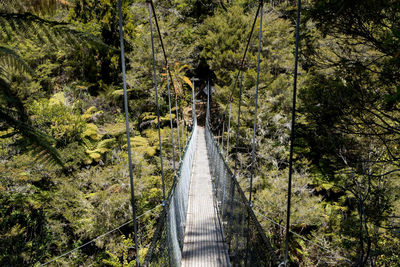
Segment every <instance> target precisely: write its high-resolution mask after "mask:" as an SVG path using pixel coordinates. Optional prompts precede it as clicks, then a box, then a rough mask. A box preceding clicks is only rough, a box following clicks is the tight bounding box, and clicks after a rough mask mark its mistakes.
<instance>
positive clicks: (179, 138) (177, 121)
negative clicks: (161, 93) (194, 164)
mask: <svg viewBox="0 0 400 267" xmlns="http://www.w3.org/2000/svg"><path fill="white" fill-rule="evenodd" d="M175 112H176V128H177V130H178V151H179V161H181V160H182V151H181V137H180V134H179V112H178V95H177V94H176V92H175Z"/></svg>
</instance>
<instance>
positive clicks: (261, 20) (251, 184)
mask: <svg viewBox="0 0 400 267" xmlns="http://www.w3.org/2000/svg"><path fill="white" fill-rule="evenodd" d="M260 5H261V8H260V30H259V33H258V56H257V80H256V99H255V102H254V123H253V141H252V144H251V169H250V189H249V190H250V192H249V205H250V207H252V206H253V204H252V193H253V178H254V163H255V155H256V153H255V147H256V131H257V105H258V87H259V84H260V62H261V40H262V23H263V6H264V2H263V1H262V0H261V1H260ZM249 228H250V216H248V218H247V240H246V256H245V263H246V265H247V260H248V254H249V239H250V233H249V230H250V229H249Z"/></svg>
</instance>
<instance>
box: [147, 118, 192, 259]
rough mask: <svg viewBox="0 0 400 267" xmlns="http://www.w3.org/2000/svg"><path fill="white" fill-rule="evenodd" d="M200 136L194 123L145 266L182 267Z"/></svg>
mask: <svg viewBox="0 0 400 267" xmlns="http://www.w3.org/2000/svg"><path fill="white" fill-rule="evenodd" d="M196 136H197V122H196V120H194V125H193V129H192V134H191V136H190V138H189V141H188V145H187V146H186V148H185V151H184V153H183V157H182V161H181V162H180V165H179V169H178V172H177V175H176V179H175V181H174V184H173V186H172V189H171V191H170V193H169V196H168V198H167V200H166V202H165V206H164V209H163V212H162V214H161V216H160V221H159V224H158V226H157V229H156V232H155V234H154V237H153V241H152V244H151V246H150V248H149V251H148V253H147V255H146V258H145V261H144V266H180V263H181V259H182V248H183V241H184V235H185V224H186V211H187V206H188V199H189V187H190V178H191V173H192V167H193V159H194V152H195V150H196Z"/></svg>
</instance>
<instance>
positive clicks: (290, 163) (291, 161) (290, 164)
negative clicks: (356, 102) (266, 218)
mask: <svg viewBox="0 0 400 267" xmlns="http://www.w3.org/2000/svg"><path fill="white" fill-rule="evenodd" d="M300 10H301V0H297V19H296V45H295V54H294V70H293V103H292V122H291V128H290V148H289V178H288V194H287V211H286V240H285V260H284V264H285V266H286V265H287V263H288V260H289V230H290V205H291V195H292V173H293V145H294V138H295V128H294V127H295V119H296V90H297V65H298V59H299V39H300V37H299V32H300Z"/></svg>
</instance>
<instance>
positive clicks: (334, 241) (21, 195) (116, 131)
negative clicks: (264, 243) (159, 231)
mask: <svg viewBox="0 0 400 267" xmlns="http://www.w3.org/2000/svg"><path fill="white" fill-rule="evenodd" d="M122 2H123V10H122V11H123V19H124V31H125V46H126V47H125V49H126V57H127V85H128V97H129V119H130V125H131V132H132V135H131V143H132V154H133V166H134V170H133V171H134V181H135V195H136V204H137V214H138V215H140V214H143V213H145V212H146V211H149V210H152V209H153V210H152V211H151V212H148V213H146V214H145V215H144V216H142V217H140V219H139V221H138V223H139V224H138V236H139V244H140V248H139V251H140V258H141V260H143V259H144V256H145V255H146V253H147V250H148V248H149V245H150V241H151V238H152V235H153V233H154V231H155V227H156V224H157V221H158V218H159V215H160V211H161V210H162V207H161V206H160V204H161V202H162V187H161V168H160V161H161V157H160V156H161V155H160V149H159V146H158V132H157V122H158V121H157V117H156V99H155V90H154V84H153V80H152V79H153V76H152V54H151V40H150V28H149V18H148V9H147V5H146V3H145V1H136V0H126V1H122ZM154 4H155V7H156V12H157V15H158V20H159V24H160V28H161V35H162V38H163V41H164V44H165V48H166V52H167V54H168V56H169V59H170V66H169V67H170V69H171V73H172V75H173V77H172V78H173V80H174V84H175V88H172V87H171V90H172V91H173V95H172V97H173V99H172V100H173V101H174V100H175V99H177V106H178V112H177V113H178V116H179V120H180V121H181V122H182V123H181V124H180V138H181V139H180V140H179V143H180V146H181V150H182V149H183V146H184V144H185V142H186V141H187V134H188V133H186V131H188V128H190V127H187V126H188V125H189V126H190V124H191V102H190V101H191V88H190V84H191V83H190V81H189V78H191V77H198V78H200V81H199V82H198V85H197V86H198V87H197V88H196V91H198V90H200V89H202V88H204V86H205V85H206V83H207V81H208V80H209V81H210V83H211V84H212V85H213V86H214V88H215V92H214V94H213V95H212V105H213V112H212V117H211V123H212V126H213V129H215V133H216V134H218V132H219V131H221V130H222V125H223V123H225V128H224V129H225V133H224V138H225V140H226V138H227V137H228V132H227V126H226V125H227V124H226V123H227V120H228V118H227V117H225V118H224V117H223V114H222V113H223V111H224V110H225V109H226V108H227V107H228V105H229V94H230V93H231V90H232V85H233V82H234V80H235V77H236V74H237V71H238V69H239V68H240V62H241V58H242V55H243V52H244V50H245V46H246V41H247V39H248V35H249V32H250V28H251V24H252V22H253V19H254V16H255V12H256V10H257V6H258V2H257V1H247V0H240V1H225V2H224V1H212V0H199V1H189V0H171V1H157V2H155V3H154ZM295 16H296V5H295V3H294V1H270V2H268V3H265V4H264V21H263V37H262V57H261V68H260V87H259V90H260V91H259V100H258V103H259V106H258V108H259V109H258V116H257V125H258V127H257V132H256V165H255V170H256V171H255V178H254V183H253V193H254V195H253V196H254V210H255V211H256V212H257V214H258V215H259V218H258V219H259V220H260V222H261V224H262V226H263V228H264V230H265V232H266V234H267V236H269V237H270V238H271V240H272V242H273V246H274V247H275V248H278V249H280V251H281V252H279V251H277V253H280V256H282V252H283V248H284V238H285V236H284V235H285V231H284V230H285V229H284V228H283V226H284V223H285V218H286V194H287V177H288V158H289V137H290V136H289V134H290V119H291V117H290V113H291V101H292V86H293V64H294V63H293V62H294V42H295V40H294V30H295ZM399 18H400V4H399V2H398V1H395V0H385V1H372V0H368V1H365V0H364V1H361V0H354V1H346V0H336V1H328V0H308V1H303V9H302V16H301V28H300V37H301V41H300V57H299V76H298V102H297V109H298V110H297V111H298V112H297V118H296V139H295V148H294V155H295V159H294V177H293V196H292V220H291V230H292V231H293V234H292V235H291V236H290V244H289V247H290V252H289V253H290V256H291V258H290V260H291V262H292V264H293V266H352V265H355V266H399V265H400V256H399V254H400V178H399V171H400V149H399V142H400V82H399V81H400V19H399ZM258 27H259V26H258V25H257V24H256V28H255V32H257V31H258ZM0 28H1V31H0V265H1V266H35V265H38V264H40V263H45V262H47V261H49V260H51V259H53V258H55V257H56V256H58V255H61V254H63V253H64V252H66V251H69V250H71V249H74V248H76V247H78V246H80V245H82V244H85V243H86V242H88V241H90V240H92V239H93V238H96V237H97V236H100V235H101V234H103V233H106V232H107V231H109V230H111V229H113V228H115V227H117V226H120V225H122V224H124V223H125V222H128V221H130V220H131V219H132V213H131V210H132V209H131V207H130V205H131V202H130V187H129V171H128V165H127V164H128V156H127V145H126V131H125V117H124V113H123V110H124V109H123V90H122V75H121V59H120V55H121V54H120V45H119V30H118V10H117V1H111V0H38V1H29V0H11V1H0ZM257 41H258V34H254V35H253V37H252V41H251V43H250V47H249V53H248V55H247V58H246V60H245V66H244V70H243V92H244V94H243V106H242V114H241V121H240V125H239V130H240V134H239V136H240V138H239V140H236V134H234V133H235V130H234V129H236V124H237V111H238V98H239V88H238V87H236V88H235V90H234V93H233V102H232V118H231V131H230V133H229V137H230V147H229V154H228V155H226V156H227V158H228V161H229V163H230V164H232V166H233V165H234V162H235V160H237V161H238V162H239V174H238V179H239V181H240V183H241V185H242V188H243V190H244V191H245V192H246V194H248V190H249V180H248V178H249V177H250V165H251V138H252V131H253V116H254V100H255V83H256V64H257ZM155 44H156V51H157V53H156V55H155V57H156V60H157V72H158V79H159V80H158V84H159V85H160V86H159V89H160V101H159V102H160V111H161V117H160V123H161V128H162V129H161V137H162V138H161V139H162V145H163V155H162V156H163V162H164V172H165V178H166V185H167V190H168V189H169V188H170V187H171V185H172V182H173V174H174V173H173V169H172V166H173V165H172V161H173V159H172V146H171V143H170V135H169V134H170V128H169V127H170V121H169V112H168V96H167V86H166V85H167V83H166V74H165V73H166V66H165V61H164V58H163V54H162V50H161V47H160V42H159V39H158V35H157V34H155ZM175 116H176V110H175V108H174V109H173V118H174V119H176V118H175ZM183 121H185V122H184V123H183ZM174 131H175V132H174V135H175V138H176V137H177V135H178V132H177V131H178V130H177V128H176V121H175V122H174ZM182 132H183V133H184V134H182ZM176 141H177V140H176ZM176 143H177V142H176ZM176 149H178V146H177V145H176ZM225 149H226V148H225ZM175 160H176V161H178V160H179V153H176V157H175ZM132 232H133V224H132V223H128V224H127V225H125V226H123V227H121V228H120V229H119V230H118V231H115V232H113V233H112V234H109V235H106V236H104V237H102V238H99V239H97V240H96V241H94V242H92V243H91V244H89V245H87V246H85V247H83V248H82V249H79V250H76V251H74V252H73V253H71V254H69V255H67V256H66V257H62V258H60V259H58V260H57V264H60V265H62V266H104V265H106V266H134V264H135V261H134V259H135V258H136V255H135V252H134V251H135V250H134V249H133V247H134V244H133V241H132V235H133V234H132ZM53 264H54V263H53Z"/></svg>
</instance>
